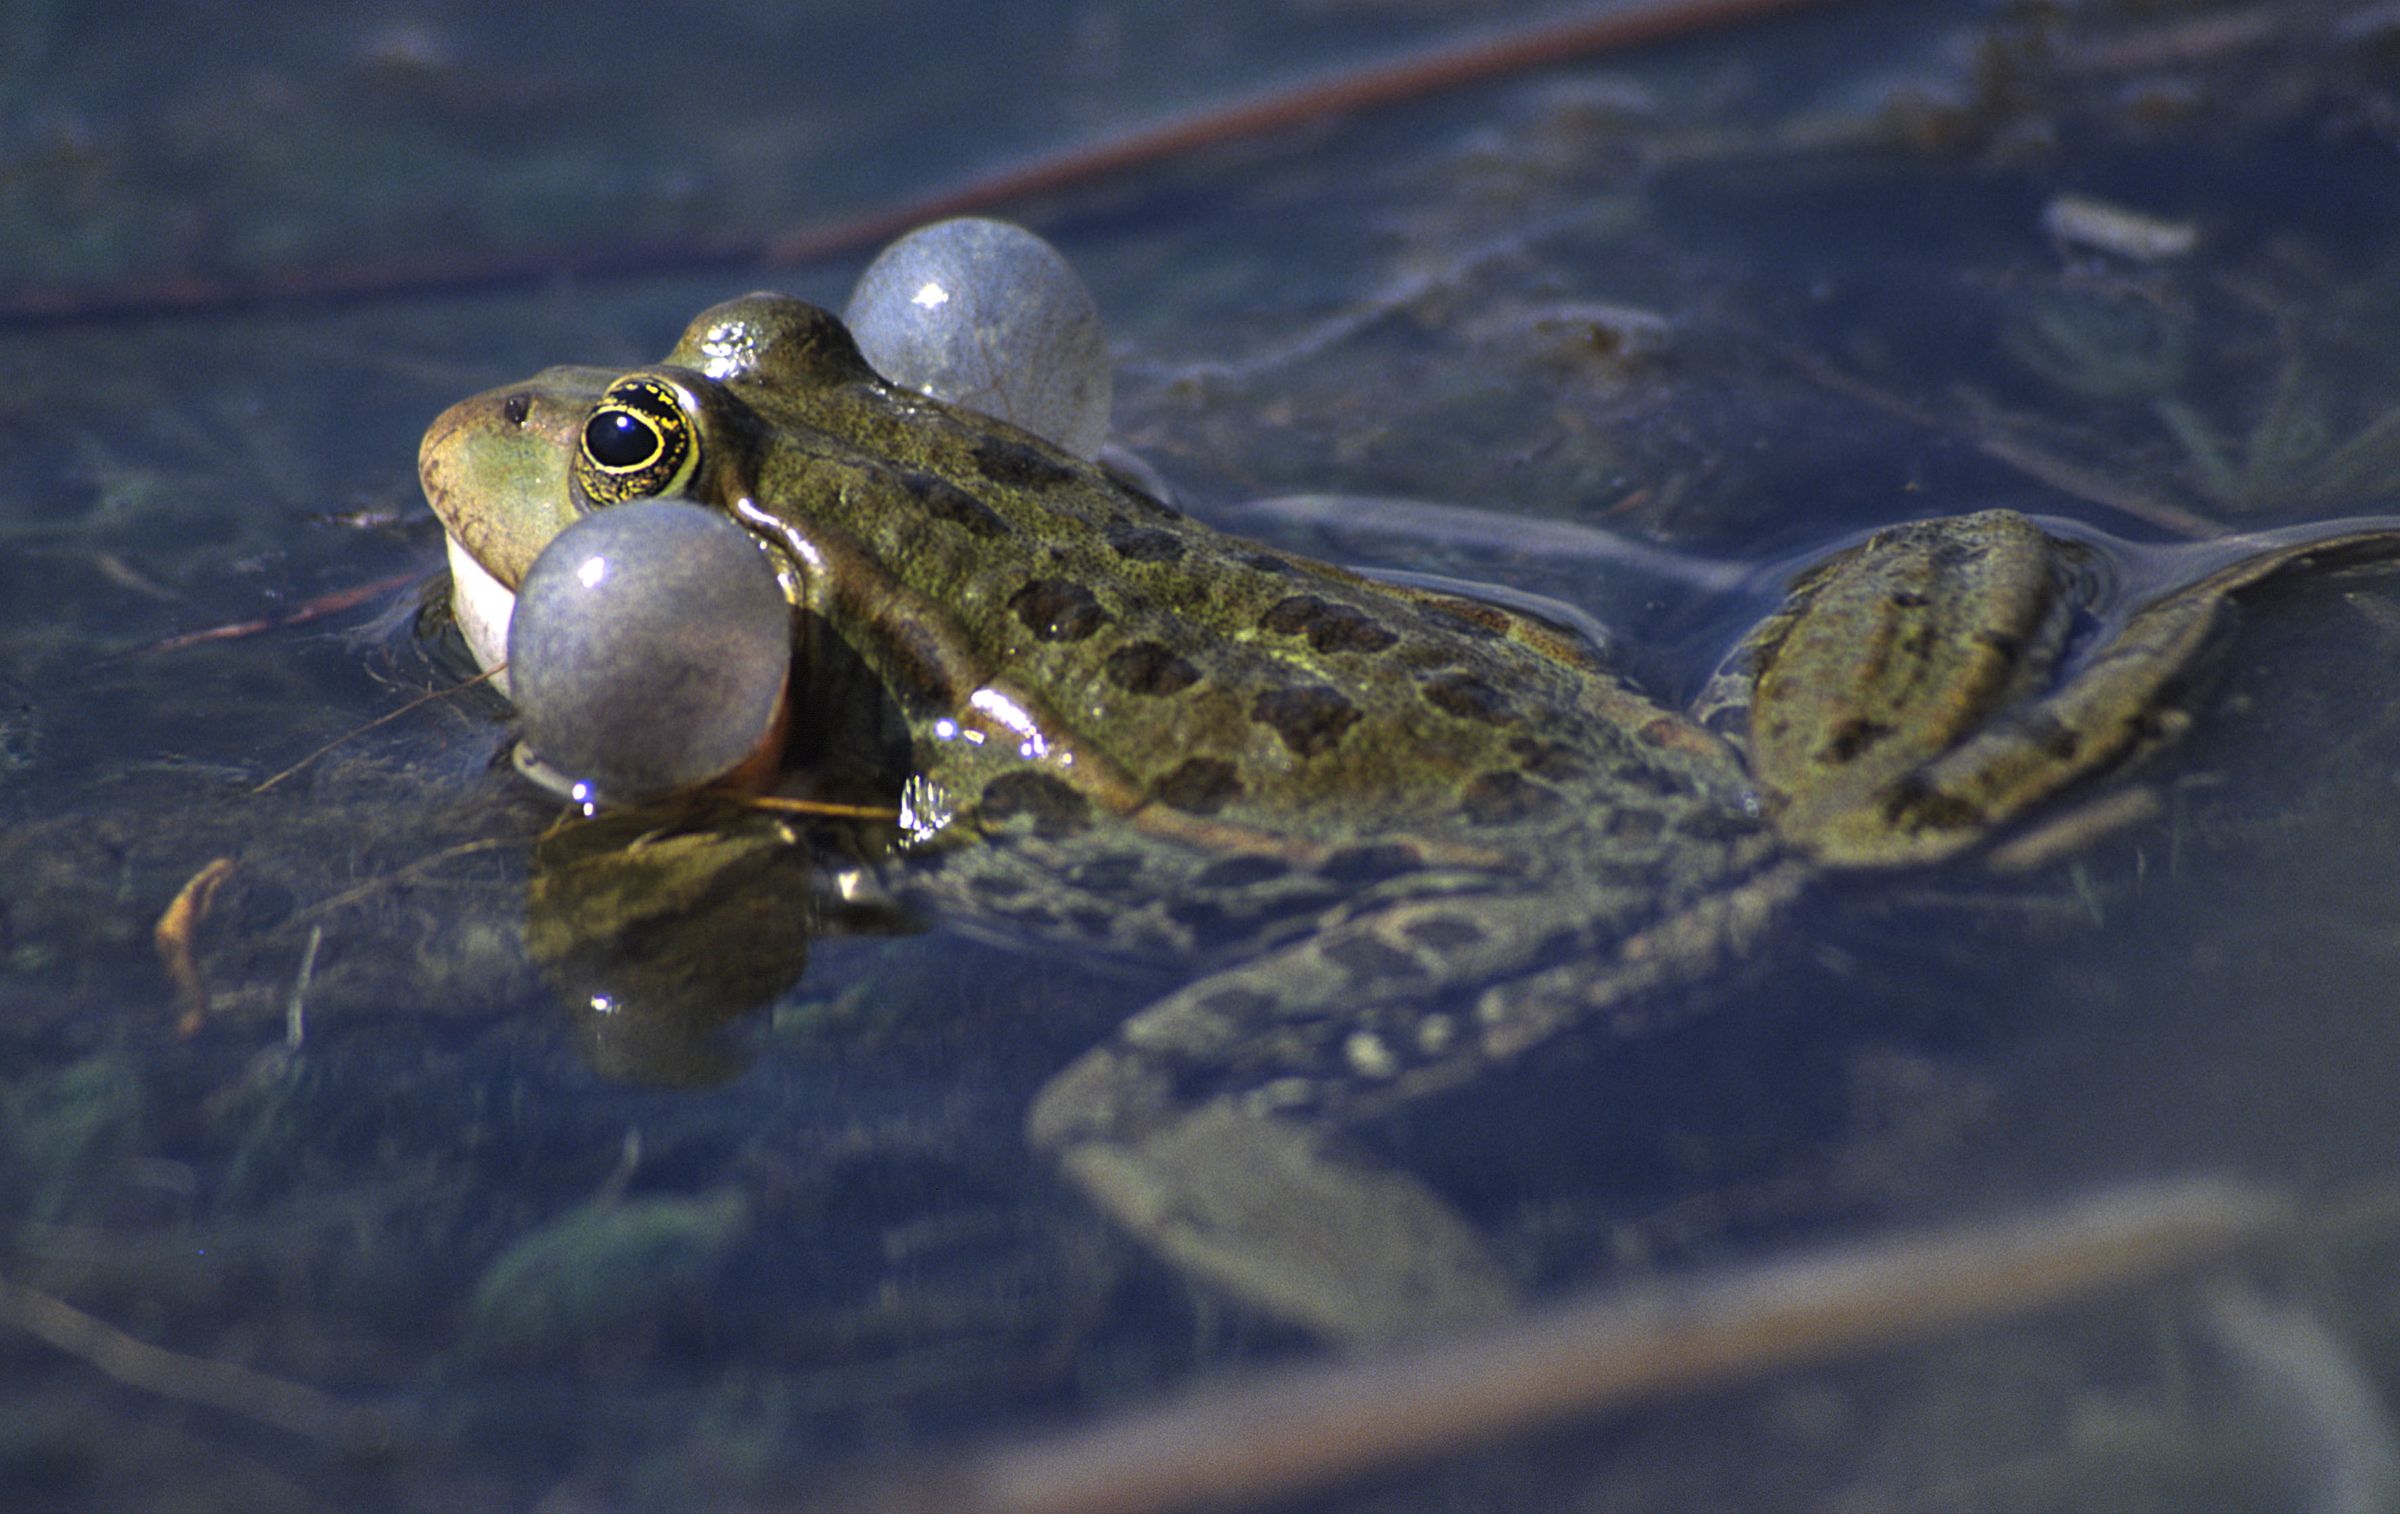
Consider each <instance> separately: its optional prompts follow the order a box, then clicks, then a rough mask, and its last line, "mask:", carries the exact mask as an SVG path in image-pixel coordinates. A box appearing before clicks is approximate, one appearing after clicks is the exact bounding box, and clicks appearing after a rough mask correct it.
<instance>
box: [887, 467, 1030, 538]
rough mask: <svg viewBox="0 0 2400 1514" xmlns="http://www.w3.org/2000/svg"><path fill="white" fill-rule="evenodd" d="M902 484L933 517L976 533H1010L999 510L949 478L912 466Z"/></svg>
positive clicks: (975, 534) (904, 476) (911, 496)
mask: <svg viewBox="0 0 2400 1514" xmlns="http://www.w3.org/2000/svg"><path fill="white" fill-rule="evenodd" d="M900 486H901V487H902V488H903V489H905V490H907V491H908V497H909V498H910V499H912V500H914V501H916V503H917V505H918V506H919V507H920V508H921V509H923V510H924V512H925V514H926V515H927V516H928V517H930V518H932V519H934V520H939V521H947V522H949V523H950V524H951V525H954V526H958V527H960V528H962V529H963V530H965V531H966V532H968V533H969V534H970V535H973V536H981V537H995V536H1006V535H1008V534H1009V526H1008V522H1007V521H1005V520H1002V519H1001V518H1000V514H999V512H998V511H996V510H994V509H993V508H992V507H991V506H989V505H987V504H985V503H984V502H983V501H982V500H979V499H977V498H976V497H975V496H974V495H972V494H969V493H968V492H967V491H966V490H964V489H961V488H960V487H958V485H956V484H953V483H951V482H950V481H949V480H947V479H942V478H936V477H935V476H934V475H932V474H930V473H924V472H919V471H916V470H913V469H912V470H910V471H908V472H905V473H902V474H901V475H900Z"/></svg>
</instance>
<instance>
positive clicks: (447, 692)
mask: <svg viewBox="0 0 2400 1514" xmlns="http://www.w3.org/2000/svg"><path fill="white" fill-rule="evenodd" d="M507 667H508V664H507V663H505V662H503V663H499V664H497V665H495V666H493V667H489V668H486V669H484V670H483V671H482V672H480V673H478V674H476V675H475V676H474V677H472V678H462V679H460V680H459V681H458V682H456V683H454V684H452V685H450V686H449V687H448V688H441V689H427V690H426V691H425V692H424V693H422V694H419V695H418V696H417V697H416V698H414V699H412V700H410V701H409V702H408V703H406V704H404V705H401V706H400V707H399V708H398V709H393V710H386V711H384V712H383V713H382V714H380V715H378V716H376V717H375V718H374V719H373V720H370V721H368V722H367V723H366V724H365V725H362V726H354V727H352V728H351V729H349V730H347V731H344V732H342V734H340V735H339V736H336V737H334V738H333V739H332V740H331V741H328V742H326V743H325V744H324V745H323V746H321V747H319V748H317V749H316V750H315V751H313V752H311V753H309V754H308V755H307V756H305V757H303V758H301V759H300V760H299V761H298V762H295V763H293V764H292V765H291V766H290V767H288V768H285V769H284V770H283V771H282V772H280V773H277V774H276V775H275V776H274V777H272V778H269V779H268V780H266V781H265V782H264V783H261V784H260V785H259V786H258V787H256V788H254V789H252V790H251V791H250V792H251V793H253V794H263V793H265V792H266V791H267V790H269V789H271V788H273V787H275V785H277V784H279V783H281V782H283V780H285V779H286V778H289V777H291V776H292V775H293V774H294V773H297V772H299V771H300V770H301V769H302V768H304V767H307V766H308V765H309V764H310V763H312V762H314V761H316V760H317V759H318V758H320V757H322V756H324V755H325V754H326V753H327V752H330V751H332V750H333V749H334V748H335V747H338V746H340V745H341V744H342V743H344V742H346V741H353V740H356V739H357V738H358V737H361V736H364V735H365V734H367V732H369V731H371V730H374V729H375V728H376V727H377V726H379V725H386V724H389V723H390V722H392V721H395V720H398V719H399V718H400V717H401V716H403V715H405V714H407V713H409V712H410V711H411V710H415V709H421V708H423V707H424V706H425V705H428V704H431V703H432V702H433V701H435V700H437V699H448V698H449V697H450V696H451V695H453V694H456V693H458V692H459V691H461V690H462V689H471V688H473V687H475V685H477V684H479V683H482V682H484V681H485V680H486V679H488V678H490V677H491V676H492V675H493V674H495V673H499V672H502V671H504V670H505V669H506V668H507Z"/></svg>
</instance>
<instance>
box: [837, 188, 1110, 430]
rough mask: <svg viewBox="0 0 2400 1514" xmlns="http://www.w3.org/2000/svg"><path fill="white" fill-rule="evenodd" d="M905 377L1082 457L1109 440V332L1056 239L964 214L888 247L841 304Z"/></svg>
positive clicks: (901, 379)
mask: <svg viewBox="0 0 2400 1514" xmlns="http://www.w3.org/2000/svg"><path fill="white" fill-rule="evenodd" d="M842 319H843V321H844V322H845V323H846V324H847V325H848V326H849V327H850V334H851V335H852V336H853V337H855V338H857V340H858V347H859V351H861V352H863V353H864V354H866V358H867V361H868V362H870V363H872V364H874V366H875V370H876V371H877V372H878V373H881V374H882V375H883V376H884V377H885V378H887V379H890V380H891V381H892V382H893V383H896V384H905V385H907V386H908V387H910V388H912V389H918V390H922V391H923V392H925V393H927V394H930V395H932V396H933V397H934V398H935V399H938V400H946V401H948V402H949V403H951V404H953V405H963V406H965V407H966V408H967V409H969V410H980V411H982V412H983V413H984V414H985V415H996V416H998V417H1000V419H1002V420H1004V421H1009V422H1012V423H1014V424H1016V425H1019V426H1022V427H1024V428H1025V429H1026V430H1028V431H1031V432H1033V433H1034V434H1035V435H1036V436H1040V437H1044V438H1047V439H1048V440H1050V441H1052V442H1054V443H1056V444H1057V445H1059V446H1060V447H1063V448H1065V449H1066V450H1067V451H1069V452H1072V453H1074V454H1076V455H1077V456H1079V457H1097V456H1098V455H1099V452H1100V447H1101V444H1102V443H1103V442H1105V441H1107V440H1108V407H1109V399H1110V393H1109V390H1110V375H1109V361H1108V338H1107V336H1106V334H1105V333H1104V332H1103V331H1102V330H1101V328H1100V312H1099V308H1098V307H1097V306H1095V305H1094V304H1093V303H1092V292H1091V291H1090V290H1089V289H1087V288H1085V287H1084V283H1083V280H1082V279H1080V278H1078V277H1076V274H1075V270H1074V269H1073V268H1072V267H1070V266H1069V265H1068V263H1067V260H1066V259H1065V258H1064V257H1062V256H1060V255H1059V251H1058V249H1057V248H1055V247H1053V246H1051V245H1050V244H1049V243H1048V242H1045V241H1043V240H1042V239H1041V238H1040V237H1038V236H1035V235H1034V234H1033V233H1032V232H1030V231H1027V230H1026V229H1025V228H1024V227H1022V226H1012V225H1010V224H1009V223H1008V222H1006V221H987V220H983V219H980V218H977V217H972V216H965V217H960V218H959V219H956V220H950V221H937V222H935V223H934V224H933V225H931V226H924V227H920V228H918V229H917V230H915V231H912V232H910V233H909V234H908V235H907V236H904V237H902V238H901V239H900V240H898V241H897V242H894V243H893V244H892V245H891V246H889V247H886V248H885V249H884V250H883V251H882V253H881V254H880V255H878V256H877V257H876V259H875V261H874V262H873V263H870V264H869V265H867V271H866V272H865V273H863V274H861V275H859V279H858V287H857V288H856V289H854V290H852V291H851V293H850V304H849V306H848V308H846V309H845V310H844V311H843V313H842Z"/></svg>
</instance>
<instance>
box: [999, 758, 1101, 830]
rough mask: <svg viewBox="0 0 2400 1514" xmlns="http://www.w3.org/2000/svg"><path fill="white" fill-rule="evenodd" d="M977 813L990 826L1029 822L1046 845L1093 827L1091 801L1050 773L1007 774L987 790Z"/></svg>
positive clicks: (1028, 771)
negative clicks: (1091, 825) (1015, 821)
mask: <svg viewBox="0 0 2400 1514" xmlns="http://www.w3.org/2000/svg"><path fill="white" fill-rule="evenodd" d="M977 812H978V814H979V815H980V816H981V818H982V820H983V823H984V824H985V825H986V826H999V825H1006V824H1008V823H1009V822H1010V821H1013V820H1020V819H1022V820H1029V821H1031V822H1032V826H1033V833H1034V834H1035V835H1036V836H1039V837H1041V838H1042V839H1043V840H1045V841H1057V840H1061V839H1063V838H1065V837H1068V836H1072V835H1074V834H1075V833H1076V832H1077V831H1080V830H1082V829H1083V828H1084V827H1085V826H1087V825H1089V824H1091V819H1092V806H1091V801H1090V800H1088V799H1086V798H1084V797H1083V795H1081V794H1079V793H1077V792H1076V791H1075V790H1074V789H1072V788H1070V787H1068V786H1067V784H1066V783H1065V782H1063V781H1062V780H1060V779H1058V778H1056V777H1054V776H1052V775H1051V774H1049V773H1042V772H1035V771H1033V770H1031V769H1027V770H1025V771H1022V772H1016V773H1003V774H1002V775H1001V776H999V777H998V778H995V779H993V780H992V781H991V782H990V783H987V784H985V785H984V786H983V798H982V800H981V802H980V803H979V805H978V806H977Z"/></svg>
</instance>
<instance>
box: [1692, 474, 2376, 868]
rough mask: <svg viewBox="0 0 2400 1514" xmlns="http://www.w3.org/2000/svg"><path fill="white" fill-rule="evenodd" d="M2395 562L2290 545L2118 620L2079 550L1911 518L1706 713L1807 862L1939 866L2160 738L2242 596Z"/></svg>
mask: <svg viewBox="0 0 2400 1514" xmlns="http://www.w3.org/2000/svg"><path fill="white" fill-rule="evenodd" d="M2393 558H2400V529H2395V528H2394V527H2392V526H2390V525H2387V524H2385V523H2383V522H2373V523H2361V524H2359V525H2358V526H2356V527H2355V528H2345V527H2343V526H2341V525H2339V524H2336V525H2333V526H2329V527H2326V528H2322V529H2318V530H2315V531H2313V532H2312V533H2311V534H2309V535H2306V536H2297V537H2295V536H2287V537H2284V538H2282V539H2280V540H2277V541H2275V542H2273V543H2271V544H2268V545H2264V546H2262V547H2261V548H2260V549H2259V550H2257V551H2255V552H2253V553H2250V554H2249V555H2246V556H2242V557H2239V558H2236V559H2235V560H2233V561H2231V562H2229V563H2226V564H2224V565H2223V566H2220V567H2217V568H2216V569H2215V570H2214V571H2211V572H2207V573H2205V574H2203V575H2201V576H2198V577H2196V578H2195V579H2193V580H2192V581H2191V582H2188V583H2185V584H2183V585H2181V586H2179V587H2176V588H2174V589H2171V590H2169V591H2167V592H2165V593H2163V594H2161V595H2159V596H2157V597H2155V598H2153V599H2151V600H2150V601H2149V602H2147V603H2145V604H2141V605H2139V606H2137V607H2135V608H2134V609H2132V610H2131V612H2130V613H2126V614H2123V616H2122V621H2121V624H2119V625H2118V626H2117V627H2116V629H2115V630H2114V631H2113V633H2110V634H2107V637H2106V639H2105V640H2104V641H2102V642H2101V643H2100V644H2099V645H2098V646H2096V647H2094V648H2091V649H2090V650H2088V651H2087V652H2084V653H2082V654H2081V655H2080V656H2078V657H2077V658H2076V659H2075V663H2074V665H2073V667H2072V671H2071V672H2069V673H2067V674H2066V675H2065V676H2062V675H2061V668H2062V666H2064V665H2065V664H2066V660H2067V658H2068V655H2069V650H2070V641H2071V638H2072V634H2073V631H2074V629H2075V627H2076V625H2077V622H2078V620H2079V619H2082V618H2088V617H2091V616H2095V615H2096V616H2099V617H2100V618H2101V619H2102V620H2103V621H2104V622H2105V621H2106V620H2108V619H2111V618H2115V616H2116V614H2117V612H2118V610H2119V608H2120V607H2118V606H2114V605H2110V604H2107V603H2105V602H2103V601H2104V597H2105V596H2104V587H2103V579H2104V577H2105V575H2104V574H2103V573H2102V572H2101V571H2100V568H2099V564H2098V561H2097V557H2096V554H2095V552H2094V550H2093V549H2092V548H2090V547H2087V546H2085V545H2083V544H2082V543H2078V542H2073V541H2068V540H2064V539H2061V538H2058V537H2054V536H2051V535H2049V534H2048V533H2046V532H2044V531H2043V530H2042V529H2041V528H2040V527H2039V526H2037V525H2035V524H2034V523H2033V522H2032V521H2030V520H2028V519H2026V518H2025V517H2024V516H2021V515H2018V514H2015V513H2014V512H2011V511H2006V510H1991V511H1985V512H1982V513H1980V514H1975V515H1965V516H1957V517H1952V518H1947V519H1940V520H1928V521H1917V522H1912V523H1910V524H1908V525H1904V526H1898V527H1894V528H1892V529H1890V530H1888V531H1884V532H1880V533H1878V534H1877V535H1876V536H1874V537H1873V538H1871V539H1870V540H1868V541H1867V542H1866V543H1865V544H1863V545H1862V546H1860V547H1858V548H1856V549H1854V550H1853V551H1851V552H1848V553H1845V554H1843V555H1842V556H1840V557H1838V558H1835V559H1832V560H1830V561H1828V562H1826V563H1824V564H1820V565H1819V566H1818V567H1816V568H1814V569H1812V570H1811V571H1810V572H1809V573H1808V574H1806V575H1804V576H1803V577H1802V579H1801V581H1800V582H1799V583H1798V584H1797V585H1795V587H1794V591H1793V594H1792V597H1791V599H1790V601H1789V602H1788V603H1787V604H1786V605H1785V606H1784V608H1783V609H1782V610H1781V611H1779V612H1778V613H1777V614H1776V615H1774V616H1772V617H1770V618H1769V619H1768V620H1767V621H1766V622H1764V623H1763V624H1761V625H1760V626H1759V628H1758V629H1757V630H1756V631H1754V632H1753V633H1752V634H1751V635H1750V637H1749V638H1748V639H1747V640H1746V641H1745V642H1744V644H1743V646H1742V648H1741V649H1740V650H1739V651H1738V652H1737V653H1736V655H1735V657H1734V658H1733V659H1732V660H1731V662H1730V663H1729V670H1728V672H1727V673H1726V674H1723V675H1720V677H1719V679H1718V681H1717V683H1716V684H1715V685H1714V686H1712V688H1711V690H1710V691H1709V693H1708V694H1707V695H1706V696H1704V699H1703V708H1704V710H1706V711H1708V712H1709V713H1708V716H1707V718H1708V719H1709V722H1710V723H1711V724H1713V725H1720V726H1721V725H1723V724H1725V723H1727V722H1725V721H1724V720H1723V718H1722V717H1723V716H1724V715H1725V714H1726V713H1728V712H1732V713H1735V714H1736V715H1737V716H1739V715H1746V717H1747V725H1748V734H1747V749H1748V755H1749V759H1750V765H1751V771H1752V774H1753V776H1754V777H1755V778H1756V779H1757V781H1758V785H1759V788H1760V791H1761V793H1762V794H1763V795H1764V796H1765V799H1766V802H1767V805H1768V808H1769V811H1770V814H1771V816H1772V818H1773V820H1774V822H1775V826H1776V830H1777V831H1778V833H1779V834H1781V835H1782V836H1783V837H1784V838H1785V840H1787V841H1789V842H1791V843H1793V844H1794V845H1796V846H1797V847H1799V848H1800V849H1802V850H1803V851H1805V852H1807V853H1809V854H1811V855H1813V856H1814V857H1816V858H1817V859H1818V860H1819V861H1821V862H1825V863H1829V864H1833V865H1837V866H1898V865H1906V864H1913V863H1924V862H1931V861H1936V860H1938V859H1940V858H1942V857H1946V856H1949V855H1952V854H1954V853H1956V852H1958V851H1961V850H1963V849H1965V848H1967V847H1969V846H1972V845H1974V844H1975V843H1976V842H1978V841H1981V840H1982V839H1984V838H1985V837H1987V836H1988V835H1990V834H1991V832H1992V831H1993V830H1994V829H1995V828H1996V827H1998V826H1999V825H2001V824H2003V823H2005V822H2006V821H2008V820H2010V819H2012V818H2014V817H2016V816H2017V815H2019V814H2022V813H2023V812H2025V811H2026V810H2028V809H2030V808H2031V807H2032V806H2034V805H2035V804H2037V803H2039V802H2040V801H2042V800H2043V799H2046V798H2048V797H2049V796H2051V795H2052V794H2055V793H2056V792H2058V791H2059V790H2060V789H2061V788H2062V787H2064V786H2065V785H2067V784H2069V783H2071V782H2073V781H2075V780H2076V779H2079V778H2082V777H2085V776H2087V775H2089V774H2092V773H2095V772H2098V771H2100V770H2103V769H2105V768H2107V767H2109V766H2111V765H2113V764H2116V763H2118V762H2121V761H2124V760H2125V759H2127V758H2128V757H2130V756H2133V755H2134V754H2136V753H2138V752H2140V751H2142V750H2144V749H2146V748H2149V747H2152V746H2156V745H2158V744H2160V743H2161V742H2163V741H2165V740H2168V739H2171V738H2173V737H2174V736H2175V735H2176V734H2177V733H2179V732H2180V731H2181V730H2182V728H2183V727H2184V725H2185V724H2187V723H2188V720H2189V716H2188V714H2187V713H2186V712H2185V711H2184V710H2183V709H2181V708H2180V707H2179V701H2180V699H2181V697H2182V695H2183V693H2184V687H2185V685H2186V683H2187V682H2188V681H2189V679H2190V677H2191V675H2192V672H2193V669H2194V665H2195V664H2196V663H2197V662H2198V660H2199V659H2200V657H2201V655H2202V654H2203V653H2204V652H2205V651H2206V650H2207V648H2208V647H2209V646H2210V644H2211V643H2212V641H2213V640H2214V639H2215V636H2216V633H2217V632H2218V631H2219V630H2220V629H2221V628H2222V626H2223V623H2224V620H2225V618H2226V616H2227V614H2228V612H2229V611H2230V610H2231V609H2232V607H2233V606H2234V605H2235V604H2236V603H2237V602H2238V601H2239V599H2240V598H2241V597H2242V596H2243V595H2244V594H2245V593H2246V592H2248V591H2251V590H2254V589H2256V588H2258V587H2260V586H2262V585H2264V584H2266V583H2268V582H2269V581H2271V580H2274V579H2277V578H2279V577H2281V576H2283V575H2286V574H2289V573H2291V572H2294V571H2305V570H2308V569H2311V568H2322V567H2330V566H2338V565H2341V564H2345V563H2350V562H2360V561H2378V560H2390V559H2393Z"/></svg>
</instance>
